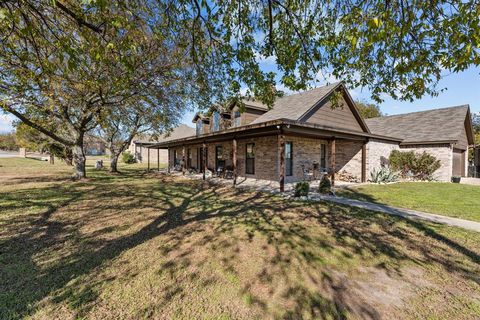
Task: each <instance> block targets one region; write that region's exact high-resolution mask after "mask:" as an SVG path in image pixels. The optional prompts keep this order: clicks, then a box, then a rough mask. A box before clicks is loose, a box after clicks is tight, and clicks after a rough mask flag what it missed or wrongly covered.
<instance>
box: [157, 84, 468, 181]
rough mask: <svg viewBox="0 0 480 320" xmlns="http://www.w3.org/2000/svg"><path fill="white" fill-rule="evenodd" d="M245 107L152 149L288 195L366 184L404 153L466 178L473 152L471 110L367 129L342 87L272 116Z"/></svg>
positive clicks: (311, 94) (292, 98) (287, 100)
mask: <svg viewBox="0 0 480 320" xmlns="http://www.w3.org/2000/svg"><path fill="white" fill-rule="evenodd" d="M334 93H336V94H335V97H336V98H337V99H336V103H333V99H332V97H333V94H334ZM243 103H244V106H242V107H240V106H238V105H236V104H230V105H227V106H220V105H214V106H212V107H211V108H210V110H208V111H207V112H205V113H204V114H201V113H198V114H197V115H195V117H194V119H193V122H194V123H195V126H196V134H195V135H193V136H190V137H185V138H181V139H175V140H170V141H166V142H162V143H158V144H154V145H152V146H151V148H155V149H158V148H160V149H168V150H169V152H168V155H169V168H170V169H173V168H176V169H178V168H181V169H182V170H187V169H193V170H196V171H198V172H205V171H206V170H207V169H208V170H211V171H213V172H215V171H216V170H217V169H218V168H219V167H220V168H222V169H225V170H229V171H231V172H233V173H234V177H235V178H234V183H235V182H236V177H247V178H255V179H264V180H273V181H278V182H279V185H280V189H281V190H283V188H284V183H285V182H295V181H301V180H303V179H305V173H306V172H315V171H317V172H327V173H329V174H331V176H332V178H333V180H334V179H335V174H336V173H337V172H340V171H343V172H346V173H348V174H349V175H352V176H355V177H357V178H358V180H359V181H366V180H367V177H368V176H369V174H370V172H372V170H374V169H377V168H379V167H380V166H382V165H383V164H384V163H385V159H388V157H389V155H390V152H391V151H392V150H400V149H413V150H418V151H427V152H429V153H431V154H433V155H434V156H436V157H437V158H439V159H440V160H441V162H442V167H441V168H440V169H439V170H438V175H437V178H438V179H439V180H450V177H451V176H452V175H456V174H458V175H465V173H466V169H465V168H466V163H467V161H466V154H467V150H468V147H469V146H471V145H473V130H472V125H471V119H470V111H469V107H468V106H460V107H453V108H445V109H436V110H430V111H426V112H423V113H422V112H417V113H410V114H405V115H400V116H392V117H382V118H376V119H369V120H368V121H367V122H366V121H364V119H362V117H361V116H360V113H359V111H358V109H357V108H356V106H355V103H354V101H353V100H352V98H351V96H350V94H349V93H348V90H347V89H346V88H345V86H344V85H343V83H336V84H331V85H327V86H323V87H319V88H316V89H313V90H310V91H305V92H302V93H298V94H292V95H289V96H285V97H282V98H279V99H277V100H276V102H275V104H274V106H273V108H268V107H267V106H265V105H263V104H261V103H259V102H258V101H252V100H250V101H249V100H247V101H244V102H243ZM396 117H398V118H396Z"/></svg>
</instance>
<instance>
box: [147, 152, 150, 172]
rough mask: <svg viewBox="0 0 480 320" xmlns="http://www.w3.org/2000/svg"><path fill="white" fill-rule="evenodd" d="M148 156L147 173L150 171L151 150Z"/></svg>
mask: <svg viewBox="0 0 480 320" xmlns="http://www.w3.org/2000/svg"><path fill="white" fill-rule="evenodd" d="M147 156H148V165H147V166H148V169H147V171H150V148H147Z"/></svg>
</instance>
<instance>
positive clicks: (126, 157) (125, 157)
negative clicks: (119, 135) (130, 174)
mask: <svg viewBox="0 0 480 320" xmlns="http://www.w3.org/2000/svg"><path fill="white" fill-rule="evenodd" d="M122 162H123V163H129V164H130V163H135V162H137V161H136V160H135V157H134V156H133V154H131V153H130V152H128V151H127V152H124V153H122Z"/></svg>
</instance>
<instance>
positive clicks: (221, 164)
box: [217, 161, 225, 177]
mask: <svg viewBox="0 0 480 320" xmlns="http://www.w3.org/2000/svg"><path fill="white" fill-rule="evenodd" d="M224 171H225V161H218V164H217V177H220V176H222V175H223V174H224Z"/></svg>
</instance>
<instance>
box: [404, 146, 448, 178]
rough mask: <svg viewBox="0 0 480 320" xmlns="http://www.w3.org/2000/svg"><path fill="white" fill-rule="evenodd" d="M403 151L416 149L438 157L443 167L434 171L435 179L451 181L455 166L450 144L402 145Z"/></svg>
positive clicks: (417, 151)
mask: <svg viewBox="0 0 480 320" xmlns="http://www.w3.org/2000/svg"><path fill="white" fill-rule="evenodd" d="M400 150H401V151H412V150H413V151H415V152H416V153H423V152H424V151H425V152H427V153H429V154H431V155H432V156H434V157H436V158H437V159H438V160H440V161H441V167H440V169H438V170H437V171H435V173H434V177H435V179H437V180H439V181H447V182H449V181H450V179H451V178H452V167H453V149H452V147H451V146H450V144H440V145H439V144H435V145H428V144H427V145H415V146H401V147H400Z"/></svg>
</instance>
